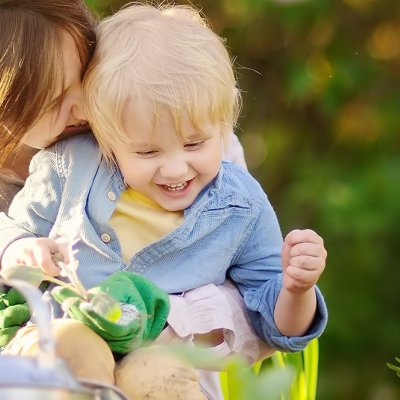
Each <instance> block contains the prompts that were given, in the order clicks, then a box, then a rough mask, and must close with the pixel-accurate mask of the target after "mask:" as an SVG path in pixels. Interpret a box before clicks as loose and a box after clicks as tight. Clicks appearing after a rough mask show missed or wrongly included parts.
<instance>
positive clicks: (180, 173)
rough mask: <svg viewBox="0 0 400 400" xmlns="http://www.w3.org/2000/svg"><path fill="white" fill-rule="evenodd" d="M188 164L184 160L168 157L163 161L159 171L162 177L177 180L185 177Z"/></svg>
mask: <svg viewBox="0 0 400 400" xmlns="http://www.w3.org/2000/svg"><path fill="white" fill-rule="evenodd" d="M187 172H188V165H187V163H186V161H184V160H180V159H179V158H174V159H170V160H168V161H167V162H164V163H163V165H162V166H161V168H160V173H161V175H162V176H163V177H164V178H167V179H170V180H173V181H174V182H178V181H180V180H182V179H184V178H186V177H187Z"/></svg>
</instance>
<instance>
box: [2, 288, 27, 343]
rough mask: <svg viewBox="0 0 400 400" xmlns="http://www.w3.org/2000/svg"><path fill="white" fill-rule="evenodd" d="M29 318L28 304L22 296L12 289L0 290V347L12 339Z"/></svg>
mask: <svg viewBox="0 0 400 400" xmlns="http://www.w3.org/2000/svg"><path fill="white" fill-rule="evenodd" d="M29 318H30V311H29V307H28V303H27V302H26V300H25V298H24V296H22V294H21V293H20V292H19V291H18V290H16V289H14V288H10V289H8V290H7V288H4V287H1V288H0V347H4V346H6V345H7V344H8V342H9V341H10V340H11V339H12V338H13V337H14V335H15V334H16V332H17V330H18V329H19V328H20V327H21V326H22V325H24V324H25V323H26V322H27V321H28V320H29Z"/></svg>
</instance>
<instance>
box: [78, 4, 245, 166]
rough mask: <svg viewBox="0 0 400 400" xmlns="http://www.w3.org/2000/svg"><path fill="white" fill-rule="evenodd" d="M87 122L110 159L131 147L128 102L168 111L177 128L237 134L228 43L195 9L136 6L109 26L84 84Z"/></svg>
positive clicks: (237, 96) (102, 30) (102, 28)
mask: <svg viewBox="0 0 400 400" xmlns="http://www.w3.org/2000/svg"><path fill="white" fill-rule="evenodd" d="M84 90H85V93H86V99H87V101H86V103H87V114H88V119H89V121H90V123H91V126H92V128H93V131H94V134H95V135H96V138H97V140H98V142H99V144H100V147H101V150H102V152H103V154H104V155H105V157H106V158H107V159H108V160H109V161H111V160H113V151H112V149H116V148H118V147H119V146H124V144H126V142H127V133H126V132H125V131H124V128H123V121H124V118H125V119H126V116H125V113H126V112H127V102H128V101H129V102H130V104H132V105H133V107H135V103H138V102H140V103H142V104H143V102H144V103H145V104H148V105H150V106H151V107H152V110H153V111H154V114H155V116H156V117H157V108H158V107H159V106H167V107H168V108H169V110H170V111H171V113H172V115H173V117H174V119H175V123H176V126H177V128H178V129H179V126H180V122H181V116H182V113H187V114H188V115H189V117H190V119H191V122H192V123H193V125H194V126H195V127H198V128H201V126H202V124H204V123H206V122H212V123H220V124H221V132H222V134H223V135H226V134H227V133H229V132H231V131H232V129H233V127H234V126H235V124H236V122H237V117H238V113H239V109H240V100H241V98H240V92H239V90H238V89H237V87H236V79H235V75H234V72H233V67H232V62H231V59H230V56H229V54H228V51H227V49H226V48H225V46H224V42H223V40H222V39H221V38H220V37H219V36H218V35H216V34H215V33H214V32H213V31H212V30H211V29H210V28H209V26H208V24H207V22H206V20H205V19H204V18H202V17H201V16H200V14H199V13H198V12H197V11H196V10H195V9H193V8H191V7H188V6H171V5H159V6H152V5H139V4H130V5H128V6H127V7H125V8H123V9H122V10H120V11H119V12H117V13H116V14H114V15H112V16H111V17H109V18H107V19H104V20H103V21H102V22H101V23H100V25H99V29H98V36H97V48H96V52H95V55H94V57H93V61H92V63H91V65H90V66H89V69H88V72H87V75H86V76H85V79H84Z"/></svg>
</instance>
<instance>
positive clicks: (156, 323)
mask: <svg viewBox="0 0 400 400" xmlns="http://www.w3.org/2000/svg"><path fill="white" fill-rule="evenodd" d="M88 292H89V301H88V302H85V301H82V299H81V298H79V297H78V296H77V295H76V294H75V293H73V292H72V291H71V290H68V289H67V288H64V287H56V288H55V289H53V291H52V295H53V297H54V298H55V299H56V301H57V302H58V303H60V304H61V305H63V307H64V308H66V309H67V310H68V311H67V312H68V314H69V316H70V317H71V318H73V319H77V320H79V321H82V322H83V323H85V324H86V325H87V326H88V327H89V328H91V329H92V330H93V331H94V332H96V333H97V334H98V335H100V336H101V337H102V338H103V339H104V340H105V341H106V342H107V343H108V345H109V347H110V349H111V350H112V351H113V352H115V353H121V354H125V353H128V352H129V351H131V350H133V349H135V348H137V347H140V346H141V345H143V344H144V343H147V342H149V341H152V340H154V339H156V338H157V337H158V335H159V334H160V333H161V331H162V330H163V328H164V326H165V323H166V320H167V317H168V313H169V299H168V295H167V293H165V292H164V291H163V290H161V289H160V288H158V287H157V286H156V285H154V284H153V283H152V282H150V281H149V280H148V279H146V278H144V277H143V276H140V275H137V274H134V273H132V272H126V271H121V272H116V273H114V274H113V275H111V276H110V277H109V278H107V279H106V280H105V281H104V282H102V283H101V284H100V285H99V286H96V287H94V288H92V289H90V290H89V291H88ZM102 293H107V294H108V295H110V296H111V297H113V298H114V299H115V300H116V301H118V302H119V303H122V304H132V305H134V306H135V307H136V308H137V311H138V313H139V316H140V317H139V318H137V319H135V320H133V321H131V322H129V323H127V324H126V325H124V324H122V323H120V324H118V323H117V322H112V321H110V320H108V319H106V318H104V317H103V316H102V315H100V313H99V311H98V312H96V311H95V310H94V308H93V307H92V304H93V302H94V298H95V296H96V294H100V295H101V294H102Z"/></svg>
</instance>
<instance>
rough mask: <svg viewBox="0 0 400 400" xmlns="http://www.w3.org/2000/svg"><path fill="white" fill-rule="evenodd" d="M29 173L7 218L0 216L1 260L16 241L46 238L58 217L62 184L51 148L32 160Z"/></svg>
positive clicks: (54, 154) (53, 151)
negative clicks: (28, 238) (8, 247)
mask: <svg viewBox="0 0 400 400" xmlns="http://www.w3.org/2000/svg"><path fill="white" fill-rule="evenodd" d="M30 173H31V174H30V176H29V177H28V179H27V180H26V183H25V186H24V187H23V188H22V189H21V191H20V192H19V193H18V194H17V195H16V196H15V198H14V200H13V202H12V203H11V206H10V209H9V212H8V215H6V214H5V213H1V214H0V256H2V255H3V253H4V250H5V249H6V248H7V246H9V245H10V244H11V243H12V242H14V241H15V240H18V239H21V238H23V237H34V236H36V237H47V236H49V233H50V230H51V228H52V226H53V223H54V220H55V218H56V216H57V213H58V208H59V198H60V194H61V181H60V177H59V175H58V168H57V154H56V151H55V148H54V147H53V148H51V149H50V150H42V151H40V152H39V153H38V154H37V155H35V156H34V158H33V159H32V162H31V165H30Z"/></svg>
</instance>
